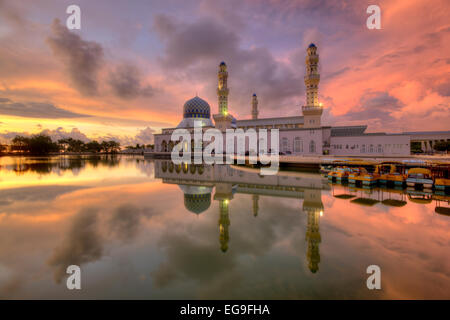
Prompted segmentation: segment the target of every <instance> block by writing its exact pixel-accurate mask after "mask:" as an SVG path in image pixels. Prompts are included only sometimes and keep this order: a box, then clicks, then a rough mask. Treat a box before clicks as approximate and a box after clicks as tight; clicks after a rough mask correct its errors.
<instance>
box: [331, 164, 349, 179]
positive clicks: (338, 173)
mask: <svg viewBox="0 0 450 320" xmlns="http://www.w3.org/2000/svg"><path fill="white" fill-rule="evenodd" d="M350 172H351V169H350V168H349V167H336V168H334V169H333V170H332V171H331V172H330V173H329V174H328V179H329V180H332V181H336V182H346V181H348V175H349V174H350Z"/></svg>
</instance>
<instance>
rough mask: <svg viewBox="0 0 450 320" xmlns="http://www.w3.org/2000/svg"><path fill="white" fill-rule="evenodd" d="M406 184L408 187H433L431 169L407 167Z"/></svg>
mask: <svg viewBox="0 0 450 320" xmlns="http://www.w3.org/2000/svg"><path fill="white" fill-rule="evenodd" d="M406 184H407V185H408V187H414V188H418V189H419V188H420V189H421V188H424V189H431V188H432V187H433V179H432V176H431V170H429V169H425V168H412V169H409V170H408V177H407V178H406Z"/></svg>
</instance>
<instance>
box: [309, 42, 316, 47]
mask: <svg viewBox="0 0 450 320" xmlns="http://www.w3.org/2000/svg"><path fill="white" fill-rule="evenodd" d="M308 48H316V45H315V44H314V43H311V44H310V45H309V47H308Z"/></svg>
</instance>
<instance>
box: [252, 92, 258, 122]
mask: <svg viewBox="0 0 450 320" xmlns="http://www.w3.org/2000/svg"><path fill="white" fill-rule="evenodd" d="M252 119H253V120H256V119H258V97H257V96H256V93H254V94H253V97H252Z"/></svg>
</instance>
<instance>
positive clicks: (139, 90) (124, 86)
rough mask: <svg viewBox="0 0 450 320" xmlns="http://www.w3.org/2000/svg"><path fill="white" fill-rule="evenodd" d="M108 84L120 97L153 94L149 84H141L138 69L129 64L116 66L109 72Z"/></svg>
mask: <svg viewBox="0 0 450 320" xmlns="http://www.w3.org/2000/svg"><path fill="white" fill-rule="evenodd" d="M109 84H110V86H111V87H112V89H113V91H114V93H115V94H116V95H117V96H119V97H120V98H136V97H137V96H145V97H149V96H152V95H153V94H154V89H153V88H152V87H151V86H143V85H142V83H141V74H140V72H139V69H138V68H137V67H136V66H134V65H131V64H123V65H119V66H118V67H116V69H115V70H114V71H111V72H110V74H109Z"/></svg>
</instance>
